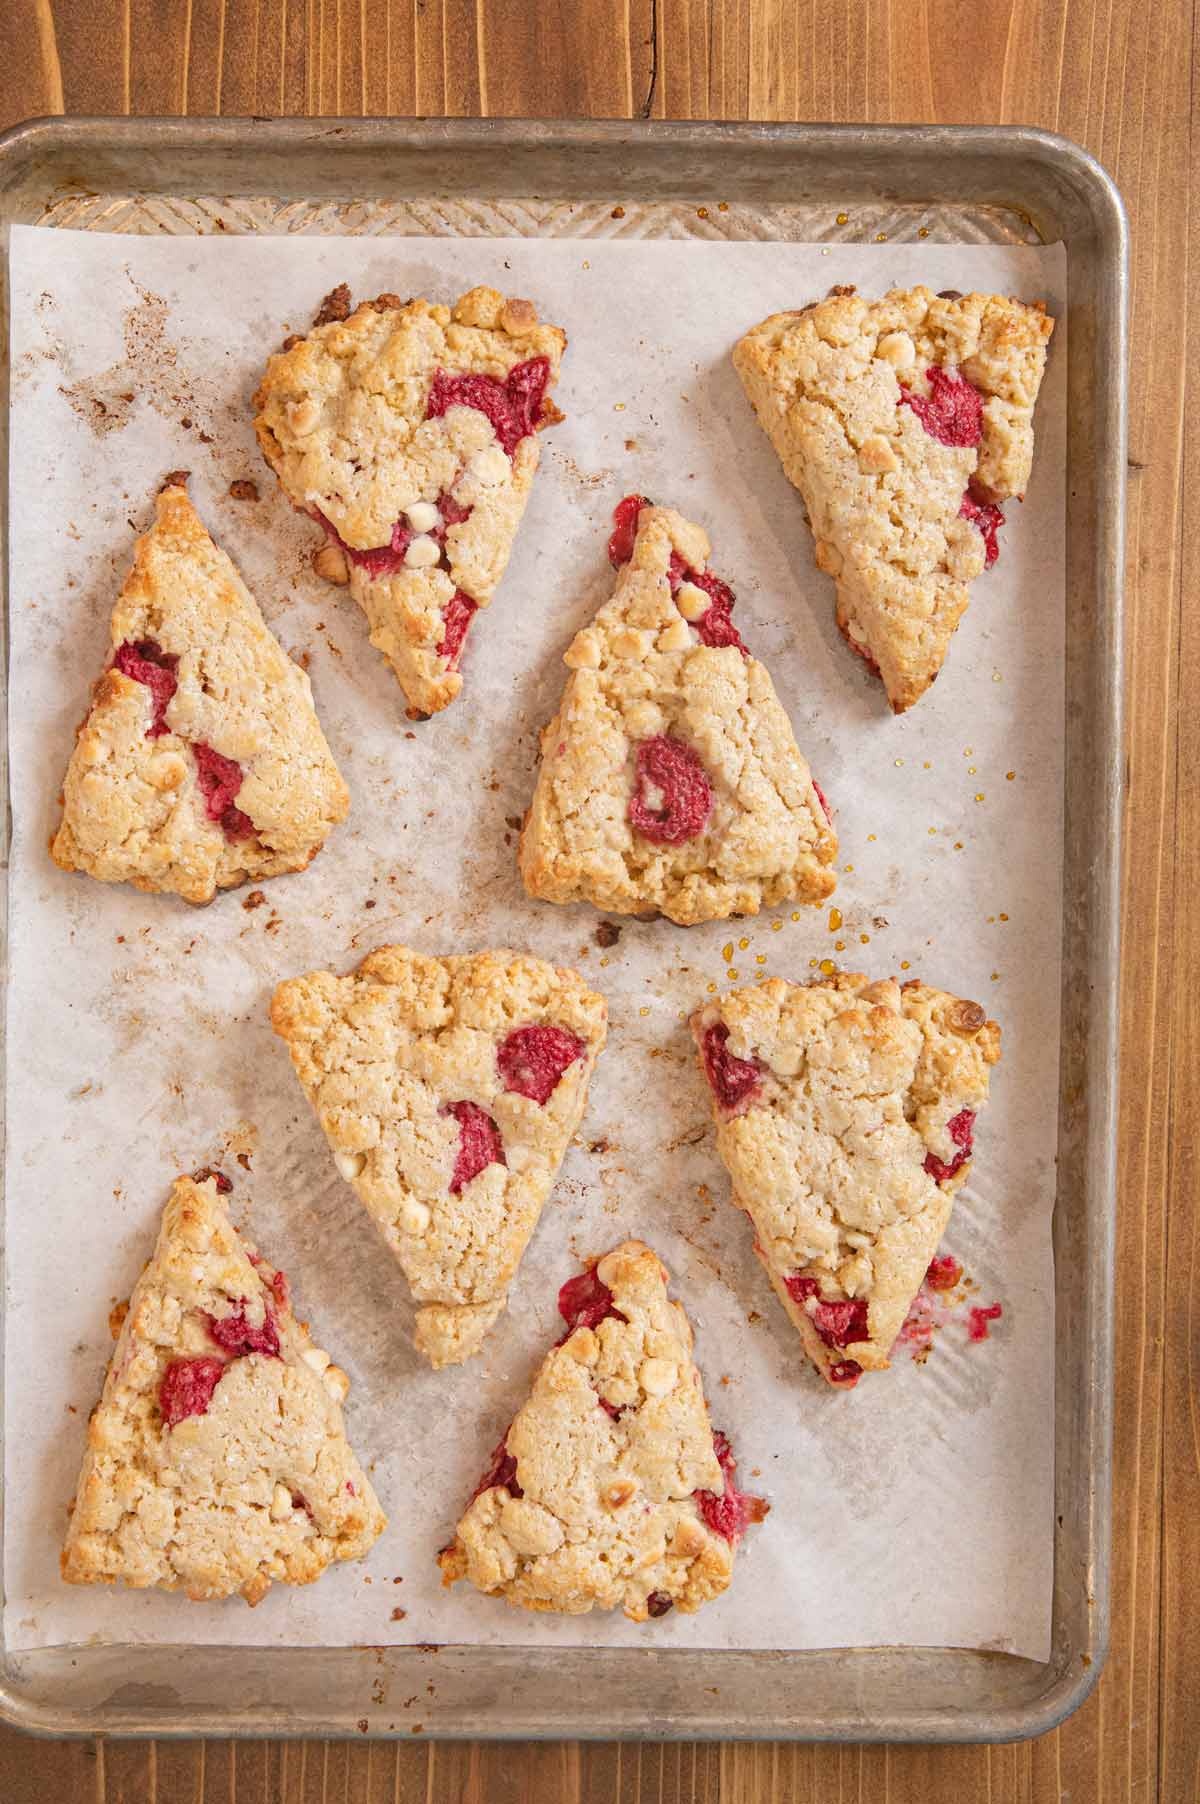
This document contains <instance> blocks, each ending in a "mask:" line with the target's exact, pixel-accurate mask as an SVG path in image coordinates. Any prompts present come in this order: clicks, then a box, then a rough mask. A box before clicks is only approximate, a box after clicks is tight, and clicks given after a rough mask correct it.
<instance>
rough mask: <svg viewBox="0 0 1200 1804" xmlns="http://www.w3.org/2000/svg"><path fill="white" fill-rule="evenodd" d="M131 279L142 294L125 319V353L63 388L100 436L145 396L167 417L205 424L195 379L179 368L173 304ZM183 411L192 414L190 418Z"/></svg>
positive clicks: (122, 423) (117, 426) (125, 421)
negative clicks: (171, 331) (171, 322)
mask: <svg viewBox="0 0 1200 1804" xmlns="http://www.w3.org/2000/svg"><path fill="white" fill-rule="evenodd" d="M129 279H130V282H131V283H132V285H133V287H134V288H135V289H136V291H137V296H138V298H137V300H135V301H134V302H133V304H132V305H131V306H130V307H128V308H127V309H126V311H125V316H124V320H123V322H122V333H123V336H124V340H125V356H124V358H122V359H121V360H120V361H119V362H117V363H114V364H111V365H110V366H109V368H108V369H106V370H101V371H100V373H99V374H98V375H95V376H85V377H83V378H82V379H81V380H80V381H78V382H73V383H71V384H70V385H65V384H64V385H60V389H59V393H60V394H62V395H64V396H65V397H66V399H67V401H68V402H69V403H70V405H71V407H72V408H73V409H74V411H75V412H76V413H77V414H78V415H79V417H80V419H81V420H84V421H86V423H87V424H88V425H89V426H90V427H91V428H92V431H93V432H94V433H95V434H96V435H97V437H99V438H103V437H104V436H105V435H106V434H107V433H110V432H117V431H120V430H121V429H122V428H123V427H125V426H127V425H128V424H129V421H130V419H131V417H132V415H133V411H134V408H135V407H136V406H137V404H138V403H139V402H141V401H148V402H149V403H150V405H151V407H153V409H154V411H155V412H156V413H159V414H161V415H162V416H163V418H164V419H169V420H173V421H176V422H177V423H179V424H186V425H187V426H192V425H198V424H200V423H201V421H200V419H199V414H200V412H201V408H200V406H199V403H198V401H197V398H196V395H195V392H194V388H193V384H192V381H191V378H190V377H189V376H188V375H187V373H186V371H185V370H183V369H182V368H181V367H180V362H179V348H178V346H177V345H175V344H174V343H173V341H172V340H171V338H170V336H169V334H168V330H167V325H168V318H169V311H170V310H169V307H168V304H167V302H166V300H165V299H164V298H163V296H162V295H160V294H155V293H154V292H153V290H152V289H149V288H143V287H142V286H141V285H140V283H138V282H135V281H134V280H133V277H132V276H130V278H129ZM184 415H186V416H189V417H187V418H186V420H185V419H183V418H181V416H184Z"/></svg>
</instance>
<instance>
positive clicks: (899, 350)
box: [878, 332, 917, 370]
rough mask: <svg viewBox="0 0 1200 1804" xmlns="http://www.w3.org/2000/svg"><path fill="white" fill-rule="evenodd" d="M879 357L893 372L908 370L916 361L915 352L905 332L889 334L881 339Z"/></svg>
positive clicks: (914, 347)
mask: <svg viewBox="0 0 1200 1804" xmlns="http://www.w3.org/2000/svg"><path fill="white" fill-rule="evenodd" d="M878 351H879V355H880V356H881V357H882V358H883V359H884V361H885V363H890V364H891V366H892V368H893V369H894V370H910V369H911V368H912V366H913V364H914V363H915V362H916V361H917V350H916V346H915V345H914V344H913V341H912V339H911V338H910V337H909V336H908V333H907V332H889V333H887V334H886V336H885V337H883V338H881V339H880V341H879V346H878Z"/></svg>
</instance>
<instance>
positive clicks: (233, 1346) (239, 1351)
mask: <svg viewBox="0 0 1200 1804" xmlns="http://www.w3.org/2000/svg"><path fill="white" fill-rule="evenodd" d="M246 1302H247V1299H246V1298H245V1297H243V1298H242V1299H241V1301H240V1302H239V1303H238V1306H237V1308H236V1309H233V1310H231V1311H230V1313H229V1314H228V1315H223V1316H219V1317H218V1316H215V1315H207V1314H206V1315H205V1317H204V1321H205V1325H206V1326H207V1328H208V1332H209V1333H210V1334H211V1335H212V1338H213V1339H214V1340H215V1341H216V1343H217V1345H218V1347H222V1348H223V1349H224V1350H225V1352H226V1353H228V1354H230V1355H231V1357H232V1358H234V1359H245V1357H246V1355H247V1354H248V1353H265V1354H266V1356H267V1358H268V1359H279V1358H281V1357H282V1355H281V1354H280V1351H279V1327H278V1324H277V1323H276V1321H275V1317H274V1316H273V1315H272V1313H271V1311H270V1309H269V1308H268V1309H265V1310H264V1311H263V1319H262V1326H261V1328H256V1327H254V1325H253V1324H252V1323H251V1322H248V1321H247V1320H246Z"/></svg>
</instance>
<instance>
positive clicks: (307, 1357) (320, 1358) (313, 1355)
mask: <svg viewBox="0 0 1200 1804" xmlns="http://www.w3.org/2000/svg"><path fill="white" fill-rule="evenodd" d="M300 1357H301V1359H302V1360H303V1361H304V1363H305V1365H306V1366H311V1367H312V1369H313V1371H314V1372H323V1371H324V1370H325V1368H326V1366H327V1365H329V1363H330V1360H329V1355H328V1353H327V1352H326V1351H325V1349H324V1347H305V1349H304V1351H303V1353H302V1354H301V1355H300Z"/></svg>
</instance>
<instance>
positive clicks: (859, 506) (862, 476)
mask: <svg viewBox="0 0 1200 1804" xmlns="http://www.w3.org/2000/svg"><path fill="white" fill-rule="evenodd" d="M1053 330H1054V321H1053V320H1052V319H1049V318H1048V317H1047V315H1046V312H1045V309H1044V308H1043V306H1042V304H1041V302H1033V303H1031V304H1027V303H1025V302H1023V301H1015V300H1009V299H1008V298H1007V297H1006V296H1004V295H999V294H967V295H962V294H957V293H954V292H952V291H950V290H947V291H946V292H945V293H944V294H933V293H931V292H930V290H929V289H928V288H912V289H907V290H906V289H893V290H892V292H891V293H890V294H886V295H885V296H884V297H883V299H882V300H881V301H867V300H864V299H863V298H862V297H861V296H860V295H858V294H856V293H855V292H854V290H853V289H852V288H835V289H834V290H833V292H832V294H831V295H830V297H829V299H828V300H825V301H820V302H814V303H813V305H812V306H810V307H803V308H800V309H799V310H798V311H795V312H791V313H776V314H773V315H772V316H771V318H770V319H766V320H764V321H763V322H762V324H761V325H760V326H755V327H754V329H753V330H752V331H750V332H747V334H746V336H745V338H743V339H742V340H741V341H740V342H739V343H738V345H737V346H736V347H735V349H734V353H733V361H734V364H735V365H736V368H737V372H738V374H739V376H740V377H741V379H742V383H743V385H744V387H745V390H746V393H747V395H749V397H750V400H751V402H752V403H753V405H754V411H755V412H756V414H757V415H758V418H759V422H760V424H761V425H762V426H763V427H764V429H765V431H766V433H767V436H768V437H769V438H770V440H771V443H772V444H773V445H774V447H775V449H776V451H777V452H778V454H779V457H780V460H781V462H782V464H783V467H784V469H785V471H786V472H787V475H788V478H789V480H790V481H791V482H793V483H794V484H795V486H796V487H797V488H798V489H799V491H800V493H801V495H802V496H803V497H804V501H805V505H806V506H807V508H808V517H809V520H810V521H811V523H812V529H813V533H814V535H815V538H816V541H817V553H816V555H817V563H818V565H819V566H820V568H821V569H822V570H824V571H825V572H826V573H827V575H829V576H832V577H833V579H834V581H835V583H836V584H837V623H838V626H839V627H840V629H841V631H842V633H843V635H844V637H845V639H846V641H847V643H848V644H849V645H850V647H851V648H852V650H854V651H856V652H857V653H858V654H859V656H860V657H861V658H864V659H865V660H866V662H867V663H868V664H869V665H870V666H871V667H872V668H873V669H875V670H877V671H878V673H879V675H880V676H881V677H882V679H883V684H884V688H885V689H886V690H887V695H888V700H889V701H890V702H891V704H892V707H893V708H894V709H895V711H896V713H897V714H899V713H901V712H903V710H904V709H905V708H911V706H912V704H913V703H914V702H915V701H917V700H918V698H919V697H920V696H922V695H923V694H924V693H925V691H926V689H928V687H929V685H930V684H931V683H932V682H933V680H934V678H935V677H936V676H937V674H938V671H939V670H940V669H941V667H942V662H943V660H944V659H945V656H946V652H947V650H948V649H949V645H950V640H951V637H952V635H953V633H954V629H955V628H956V626H957V625H958V622H959V620H960V619H961V617H962V614H963V612H964V610H965V608H966V605H967V598H968V584H969V583H970V582H971V581H972V580H973V579H974V578H975V577H977V576H978V575H979V574H980V573H981V571H982V570H984V569H985V568H986V566H987V565H989V564H993V563H995V561H996V557H997V554H998V547H997V544H996V529H997V527H999V526H1002V525H1003V523H1004V516H1003V514H1002V513H1001V512H1000V508H999V506H998V505H997V504H998V503H999V502H1001V501H1006V500H1008V499H1009V498H1010V497H1012V496H1016V497H1018V498H1020V497H1021V496H1023V495H1024V492H1025V485H1026V483H1027V482H1028V480H1029V469H1030V464H1031V462H1032V459H1033V409H1034V404H1035V402H1036V401H1037V397H1038V389H1039V388H1040V387H1041V382H1042V374H1043V372H1044V370H1045V367H1046V345H1047V342H1048V340H1049V338H1050V334H1051V332H1053Z"/></svg>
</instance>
